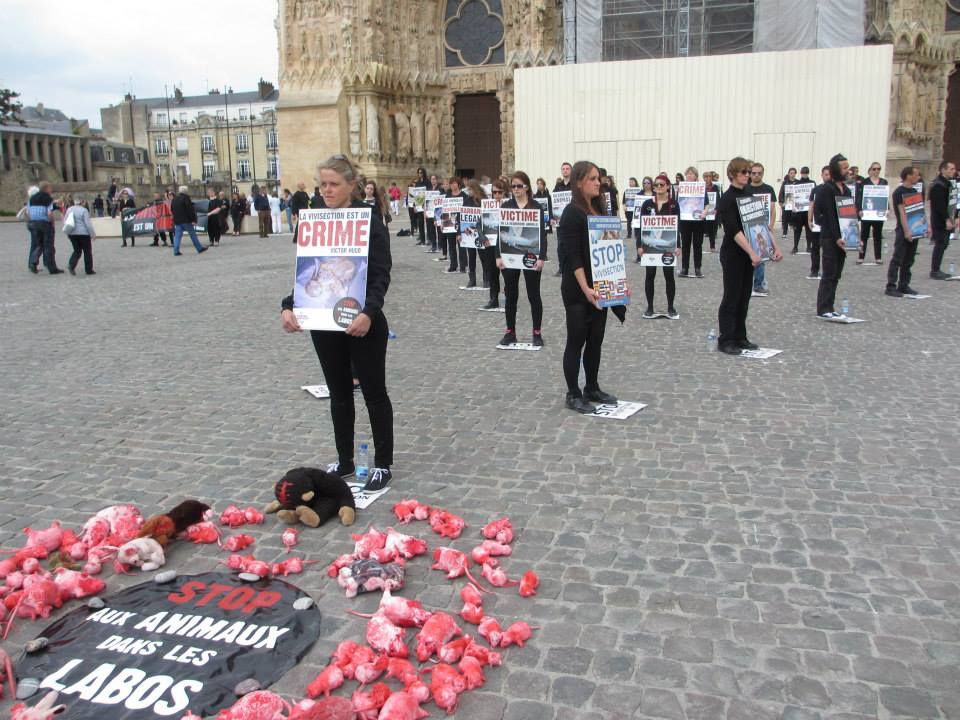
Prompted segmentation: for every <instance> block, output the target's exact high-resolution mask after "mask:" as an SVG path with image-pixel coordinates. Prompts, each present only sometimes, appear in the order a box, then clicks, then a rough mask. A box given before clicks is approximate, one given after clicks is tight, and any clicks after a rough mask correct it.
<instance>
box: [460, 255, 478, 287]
mask: <svg viewBox="0 0 960 720" xmlns="http://www.w3.org/2000/svg"><path fill="white" fill-rule="evenodd" d="M457 254H458V255H459V256H460V272H464V271H466V272H467V273H468V274H469V278H470V280H472V281H473V282H476V281H477V249H476V248H465V247H460V248H458V249H457Z"/></svg>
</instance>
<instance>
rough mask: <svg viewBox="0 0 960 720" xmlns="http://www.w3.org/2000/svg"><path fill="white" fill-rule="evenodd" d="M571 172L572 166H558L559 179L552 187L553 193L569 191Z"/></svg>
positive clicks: (568, 164)
mask: <svg viewBox="0 0 960 720" xmlns="http://www.w3.org/2000/svg"><path fill="white" fill-rule="evenodd" d="M571 170H573V166H572V165H571V164H570V163H568V162H564V163H563V164H561V165H560V179H559V180H558V181H557V183H556V184H555V185H554V186H553V191H554V192H563V191H564V190H569V189H570V171H571Z"/></svg>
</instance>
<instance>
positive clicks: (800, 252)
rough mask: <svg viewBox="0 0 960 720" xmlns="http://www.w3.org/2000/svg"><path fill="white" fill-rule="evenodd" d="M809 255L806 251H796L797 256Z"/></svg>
mask: <svg viewBox="0 0 960 720" xmlns="http://www.w3.org/2000/svg"><path fill="white" fill-rule="evenodd" d="M809 254H810V253H808V252H807V251H806V250H798V251H797V255H809Z"/></svg>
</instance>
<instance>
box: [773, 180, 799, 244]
mask: <svg viewBox="0 0 960 720" xmlns="http://www.w3.org/2000/svg"><path fill="white" fill-rule="evenodd" d="M796 182H797V169H796V168H790V169H789V170H787V176H786V177H785V178H784V179H783V182H782V183H780V192H779V193H777V204H778V205H780V223H781V226H780V229H781V231H782V239H783V241H784V242H786V241H787V228H788V227H790V225H791V224H792V223H793V209H790V210H787V208H786V200H787V185H794V184H795V183H796ZM798 237H799V236H798ZM797 247H798V243H797V242H794V244H793V250H791V251H790V252H791V253H792V254H793V255H796V254H797Z"/></svg>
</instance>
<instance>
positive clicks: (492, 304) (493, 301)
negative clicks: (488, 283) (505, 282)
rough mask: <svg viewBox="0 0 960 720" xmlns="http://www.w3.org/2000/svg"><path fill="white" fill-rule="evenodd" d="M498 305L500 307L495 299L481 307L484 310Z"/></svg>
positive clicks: (492, 308)
mask: <svg viewBox="0 0 960 720" xmlns="http://www.w3.org/2000/svg"><path fill="white" fill-rule="evenodd" d="M498 307H500V303H499V302H497V301H496V300H491V301H490V302H488V303H487V304H486V305H484V306H483V309H484V310H494V309H496V308H498Z"/></svg>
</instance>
